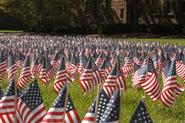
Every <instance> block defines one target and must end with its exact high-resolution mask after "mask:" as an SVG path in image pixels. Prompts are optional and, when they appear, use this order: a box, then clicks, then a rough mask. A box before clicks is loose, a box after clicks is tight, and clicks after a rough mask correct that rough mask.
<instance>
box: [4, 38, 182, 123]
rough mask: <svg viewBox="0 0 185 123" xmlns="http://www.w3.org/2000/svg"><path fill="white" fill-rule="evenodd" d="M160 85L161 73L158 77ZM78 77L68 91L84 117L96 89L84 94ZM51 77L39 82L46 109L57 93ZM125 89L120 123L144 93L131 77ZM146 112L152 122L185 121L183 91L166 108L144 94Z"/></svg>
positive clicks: (128, 117)
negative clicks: (47, 81) (46, 82)
mask: <svg viewBox="0 0 185 123" xmlns="http://www.w3.org/2000/svg"><path fill="white" fill-rule="evenodd" d="M128 40H134V41H138V40H142V41H146V40H147V41H154V40H155V41H160V42H162V43H163V42H170V43H174V44H176V43H178V44H185V39H177V40H175V39H128ZM158 80H159V82H160V84H161V85H162V79H161V75H160V76H159V78H158ZM78 82H79V79H78V80H77V81H74V82H73V83H71V84H70V85H69V93H70V95H71V98H72V100H73V102H74V105H75V106H76V109H77V111H78V113H79V115H80V117H81V119H82V118H83V117H84V115H85V113H86V111H87V110H88V108H89V106H90V105H91V103H92V101H93V99H94V98H95V97H96V89H94V91H92V92H90V93H89V94H88V95H86V96H84V94H83V91H82V89H81V87H80V85H79V83H78ZM178 83H179V84H181V85H183V81H182V80H180V79H179V78H178ZM52 85H53V79H52V80H51V82H50V85H48V87H46V86H45V85H43V84H42V83H40V82H39V86H40V88H41V92H42V96H43V100H44V104H45V106H46V108H47V109H49V107H50V106H51V105H52V103H53V101H54V99H55V98H56V96H57V94H56V93H55V92H54V90H53V87H52ZM126 85H127V90H126V93H124V94H122V96H121V109H120V111H121V112H120V123H128V122H129V121H130V118H131V116H132V114H133V112H134V110H135V108H136V106H137V105H138V103H139V101H140V100H141V98H142V97H143V96H144V95H145V94H144V92H143V90H142V89H134V88H132V87H131V78H130V77H128V78H126ZM6 87H7V78H5V79H4V80H3V81H2V82H1V88H2V89H3V90H5V89H6ZM144 101H145V104H146V107H147V109H148V112H149V114H150V116H151V118H152V120H153V122H154V123H185V94H184V93H183V94H182V95H181V96H180V97H178V98H177V100H176V102H175V103H174V105H173V106H172V107H171V108H166V107H165V106H164V105H163V104H162V103H161V102H160V101H156V102H152V100H151V99H150V98H149V97H148V96H146V98H145V99H144Z"/></svg>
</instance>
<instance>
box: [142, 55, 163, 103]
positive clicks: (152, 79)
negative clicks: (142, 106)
mask: <svg viewBox="0 0 185 123" xmlns="http://www.w3.org/2000/svg"><path fill="white" fill-rule="evenodd" d="M147 67H148V70H147V73H146V80H145V81H144V82H143V83H141V86H142V88H143V90H144V91H145V92H146V93H147V94H148V95H149V96H150V97H151V98H152V100H153V101H156V100H157V99H159V98H160V95H161V90H160V86H159V82H158V80H157V72H156V70H155V67H154V63H153V61H152V59H150V58H148V66H147Z"/></svg>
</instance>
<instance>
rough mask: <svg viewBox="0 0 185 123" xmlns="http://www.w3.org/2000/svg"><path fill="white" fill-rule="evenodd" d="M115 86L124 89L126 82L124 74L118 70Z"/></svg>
mask: <svg viewBox="0 0 185 123" xmlns="http://www.w3.org/2000/svg"><path fill="white" fill-rule="evenodd" d="M117 86H118V88H119V89H120V90H121V91H122V92H125V91H126V83H125V80H124V76H123V75H122V73H121V71H119V70H118V72H117Z"/></svg>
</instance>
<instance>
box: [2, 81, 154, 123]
mask: <svg viewBox="0 0 185 123" xmlns="http://www.w3.org/2000/svg"><path fill="white" fill-rule="evenodd" d="M0 98H1V100H0V122H2V123H8V122H10V123H15V122H17V123H64V122H66V123H80V122H81V123H94V122H97V123H99V122H100V123H109V122H111V123H112V122H119V112H120V91H119V90H116V91H115V92H114V94H113V95H112V96H111V98H109V97H108V96H107V95H106V93H105V92H104V90H102V91H101V92H100V100H99V105H98V109H97V110H98V111H97V114H95V106H96V101H94V102H93V103H92V105H91V106H90V108H89V111H88V112H87V113H86V115H85V117H84V118H83V120H82V121H81V120H80V117H79V115H78V113H77V110H76V108H75V106H74V104H73V101H72V99H71V97H70V95H69V94H68V93H67V88H66V85H65V86H64V87H63V88H62V89H61V90H60V92H59V93H58V96H57V97H56V99H55V101H54V102H53V104H52V106H51V107H50V108H49V110H48V111H46V109H45V106H44V103H43V99H42V94H41V91H40V88H39V86H38V82H37V80H34V81H33V82H32V83H31V84H30V85H29V86H28V87H27V88H26V89H25V90H24V92H22V93H21V92H20V90H19V89H17V88H16V85H15V81H14V79H12V80H11V81H10V82H9V86H8V87H7V89H6V92H5V93H4V95H2V97H0ZM138 114H141V116H139V115H138ZM137 121H138V122H147V123H151V122H152V120H151V118H150V116H149V114H148V112H147V109H146V107H145V104H144V102H143V100H142V101H141V102H140V104H139V105H138V107H137V108H136V110H135V112H134V114H133V116H132V118H131V121H130V122H131V123H134V122H137Z"/></svg>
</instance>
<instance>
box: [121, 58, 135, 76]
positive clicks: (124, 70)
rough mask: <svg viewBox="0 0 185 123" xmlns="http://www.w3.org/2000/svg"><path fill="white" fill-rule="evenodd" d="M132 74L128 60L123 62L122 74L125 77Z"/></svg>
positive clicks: (131, 65)
mask: <svg viewBox="0 0 185 123" xmlns="http://www.w3.org/2000/svg"><path fill="white" fill-rule="evenodd" d="M133 72H134V67H133V64H132V61H130V60H128V61H126V62H125V64H124V66H123V67H122V73H123V75H124V76H125V77H127V76H129V75H132V73H133Z"/></svg>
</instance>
